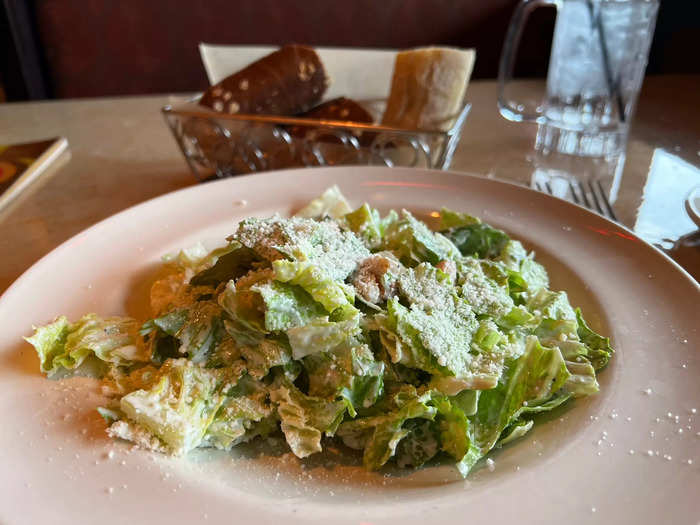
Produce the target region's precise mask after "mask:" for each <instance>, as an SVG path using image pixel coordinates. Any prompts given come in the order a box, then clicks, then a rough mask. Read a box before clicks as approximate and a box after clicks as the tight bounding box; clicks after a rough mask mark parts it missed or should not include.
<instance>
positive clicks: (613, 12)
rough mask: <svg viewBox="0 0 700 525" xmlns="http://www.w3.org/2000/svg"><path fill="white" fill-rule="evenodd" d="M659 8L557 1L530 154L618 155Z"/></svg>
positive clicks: (638, 2)
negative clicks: (534, 142) (540, 112)
mask: <svg viewBox="0 0 700 525" xmlns="http://www.w3.org/2000/svg"><path fill="white" fill-rule="evenodd" d="M657 9H658V4H657V3H656V2H649V1H643V0H631V1H619V0H618V1H613V0H607V1H606V0H603V1H600V0H595V1H593V0H588V1H587V0H563V2H562V4H561V7H560V9H559V12H558V14H557V21H556V26H555V31H554V42H553V45H552V53H551V58H550V65H549V74H548V78H547V97H546V99H545V102H544V108H543V114H544V116H545V119H546V123H545V124H542V125H541V126H540V129H539V132H538V137H537V149H538V150H541V151H545V152H547V151H552V152H558V153H562V154H569V155H581V156H591V157H608V156H617V155H619V154H621V153H622V151H623V150H624V148H625V142H626V135H627V130H628V128H629V121H630V119H631V117H632V112H633V110H634V105H635V102H636V99H637V95H638V93H639V89H640V87H641V83H642V80H643V77H644V70H645V67H646V61H647V54H648V51H649V45H650V43H651V39H652V36H653V26H654V21H655V19H656V10H657Z"/></svg>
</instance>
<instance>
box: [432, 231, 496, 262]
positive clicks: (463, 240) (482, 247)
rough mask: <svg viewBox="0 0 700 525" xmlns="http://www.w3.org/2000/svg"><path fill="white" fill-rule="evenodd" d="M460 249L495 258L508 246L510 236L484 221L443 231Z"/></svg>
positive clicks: (467, 253)
mask: <svg viewBox="0 0 700 525" xmlns="http://www.w3.org/2000/svg"><path fill="white" fill-rule="evenodd" d="M441 233H442V234H443V235H444V236H445V237H447V238H448V239H449V240H450V241H452V243H453V244H454V245H455V246H456V247H457V248H458V249H459V251H460V253H461V254H462V255H467V256H472V257H478V258H480V259H493V258H495V257H498V256H499V255H500V254H501V252H502V251H503V249H504V248H505V247H506V244H507V243H508V241H510V237H508V235H506V233H505V232H503V231H501V230H497V229H496V228H493V227H491V226H489V225H488V224H484V223H472V224H468V225H466V226H460V227H456V228H450V229H448V230H444V231H442V232H441Z"/></svg>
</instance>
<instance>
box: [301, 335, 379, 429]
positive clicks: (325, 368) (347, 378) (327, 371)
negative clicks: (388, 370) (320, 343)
mask: <svg viewBox="0 0 700 525" xmlns="http://www.w3.org/2000/svg"><path fill="white" fill-rule="evenodd" d="M304 368H306V372H307V375H308V378H309V395H311V396H315V397H322V398H325V399H335V398H336V397H338V396H341V397H342V398H343V399H345V400H346V401H347V403H348V413H349V414H350V416H351V417H355V416H356V415H357V411H358V410H361V409H366V408H369V407H370V406H372V405H373V404H374V403H375V402H376V401H377V399H378V398H379V396H381V394H382V392H383V375H384V363H382V362H378V361H376V360H375V359H374V355H373V354H372V351H371V350H370V349H369V347H367V346H366V345H358V346H349V345H342V346H340V347H339V348H336V349H334V350H331V351H330V352H324V353H317V354H312V355H308V356H306V357H305V358H304Z"/></svg>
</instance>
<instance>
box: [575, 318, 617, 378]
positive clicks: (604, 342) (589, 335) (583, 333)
mask: <svg viewBox="0 0 700 525" xmlns="http://www.w3.org/2000/svg"><path fill="white" fill-rule="evenodd" d="M576 322H577V325H578V327H577V330H576V331H577V333H578V336H579V339H580V340H581V342H583V344H585V345H586V346H587V347H588V356H589V359H590V361H591V364H592V365H593V368H594V369H595V370H600V369H602V368H605V366H606V365H607V364H608V362H609V361H610V357H611V356H612V354H613V352H614V350H613V349H612V347H611V346H610V339H608V338H607V337H603V336H602V335H599V334H597V333H596V332H594V331H593V330H591V329H590V328H589V327H588V325H587V324H586V321H585V319H584V318H583V314H582V313H581V310H580V309H579V308H577V309H576Z"/></svg>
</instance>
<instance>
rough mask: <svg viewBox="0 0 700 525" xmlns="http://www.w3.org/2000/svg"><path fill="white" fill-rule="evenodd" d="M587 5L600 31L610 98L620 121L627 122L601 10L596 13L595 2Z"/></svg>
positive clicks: (592, 19) (589, 2) (587, 2)
mask: <svg viewBox="0 0 700 525" xmlns="http://www.w3.org/2000/svg"><path fill="white" fill-rule="evenodd" d="M586 5H587V6H588V11H589V12H590V14H591V22H593V23H594V24H595V26H596V29H597V30H598V36H599V37H600V50H601V54H602V55H603V69H605V82H606V83H607V84H608V92H609V93H610V96H611V97H613V98H614V99H615V101H616V102H617V111H618V113H619V114H620V121H621V122H624V121H625V105H624V104H623V102H622V96H621V95H620V92H619V91H618V89H617V82H615V81H613V78H612V72H611V70H610V58H609V55H608V45H607V43H606V41H605V31H604V30H603V20H602V19H601V16H600V10H598V13H597V14H596V13H595V10H594V8H593V1H592V0H586Z"/></svg>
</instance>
